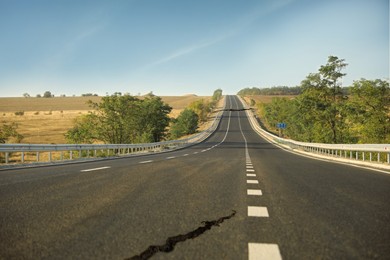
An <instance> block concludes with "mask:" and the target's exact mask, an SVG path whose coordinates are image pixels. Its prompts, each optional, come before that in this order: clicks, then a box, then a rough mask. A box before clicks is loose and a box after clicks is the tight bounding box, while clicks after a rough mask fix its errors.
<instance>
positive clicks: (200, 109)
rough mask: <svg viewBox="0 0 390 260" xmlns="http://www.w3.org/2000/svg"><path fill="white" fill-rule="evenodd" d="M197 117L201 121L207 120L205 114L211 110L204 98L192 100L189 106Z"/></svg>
mask: <svg viewBox="0 0 390 260" xmlns="http://www.w3.org/2000/svg"><path fill="white" fill-rule="evenodd" d="M188 107H189V108H190V109H192V110H193V111H194V112H195V113H196V114H197V115H198V117H199V120H200V121H201V122H206V121H207V115H208V114H209V113H210V112H211V104H210V103H209V102H207V101H205V100H204V99H201V100H197V101H194V102H192V103H191V104H190V105H189V106H188Z"/></svg>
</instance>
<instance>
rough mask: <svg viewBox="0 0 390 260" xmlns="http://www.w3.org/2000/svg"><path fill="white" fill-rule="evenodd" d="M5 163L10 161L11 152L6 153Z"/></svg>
mask: <svg viewBox="0 0 390 260" xmlns="http://www.w3.org/2000/svg"><path fill="white" fill-rule="evenodd" d="M5 163H9V152H6V153H5Z"/></svg>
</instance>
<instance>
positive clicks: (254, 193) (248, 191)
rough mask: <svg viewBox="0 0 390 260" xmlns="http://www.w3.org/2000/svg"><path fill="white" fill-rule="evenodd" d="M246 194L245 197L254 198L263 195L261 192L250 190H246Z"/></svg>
mask: <svg viewBox="0 0 390 260" xmlns="http://www.w3.org/2000/svg"><path fill="white" fill-rule="evenodd" d="M246 192H247V195H256V196H261V195H263V193H262V192H261V190H251V189H248V190H247V191H246Z"/></svg>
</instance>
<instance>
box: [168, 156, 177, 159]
mask: <svg viewBox="0 0 390 260" xmlns="http://www.w3.org/2000/svg"><path fill="white" fill-rule="evenodd" d="M175 158H176V157H175V156H170V157H167V158H165V159H167V160H171V159H175Z"/></svg>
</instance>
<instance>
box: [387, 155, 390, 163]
mask: <svg viewBox="0 0 390 260" xmlns="http://www.w3.org/2000/svg"><path fill="white" fill-rule="evenodd" d="M387 164H390V153H387Z"/></svg>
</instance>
